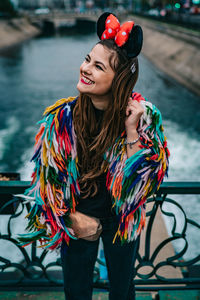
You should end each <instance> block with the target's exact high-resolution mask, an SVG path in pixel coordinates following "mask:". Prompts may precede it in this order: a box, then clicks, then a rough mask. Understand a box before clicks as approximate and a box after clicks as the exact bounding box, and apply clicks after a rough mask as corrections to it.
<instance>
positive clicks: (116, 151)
mask: <svg viewBox="0 0 200 300" xmlns="http://www.w3.org/2000/svg"><path fill="white" fill-rule="evenodd" d="M132 96H133V99H134V100H138V101H139V102H140V103H141V104H142V105H143V106H144V108H145V113H144V114H143V116H142V118H141V119H140V123H139V125H138V132H139V135H140V141H141V146H140V147H141V150H139V151H138V152H136V153H135V154H134V155H133V156H131V157H130V158H127V154H126V146H125V144H124V142H125V133H123V134H122V136H121V137H120V138H119V139H118V141H117V142H116V144H115V145H114V147H113V148H112V152H111V155H110V157H109V163H110V165H109V170H108V173H107V189H108V190H110V191H111V193H112V196H113V201H114V202H113V207H115V211H116V213H117V214H118V215H120V222H119V227H118V231H117V232H116V235H115V237H114V240H113V242H114V241H115V239H116V238H117V237H119V238H120V239H121V242H122V243H124V242H126V241H128V242H129V241H132V240H135V239H136V238H137V236H138V235H139V234H140V233H141V230H142V229H143V228H144V226H145V201H146V200H147V198H148V197H150V196H151V195H153V194H154V193H155V192H156V191H157V190H158V189H159V187H160V184H161V183H162V181H163V178H164V175H167V171H168V157H169V155H170V154H169V150H168V148H167V142H166V138H165V137H164V134H163V127H162V117H161V114H160V111H159V110H158V109H157V108H156V107H155V106H154V105H152V104H151V103H150V102H148V101H145V99H144V98H142V97H140V96H141V95H140V94H137V93H134V94H133V95H132ZM107 156H108V153H107ZM105 158H106V156H105Z"/></svg>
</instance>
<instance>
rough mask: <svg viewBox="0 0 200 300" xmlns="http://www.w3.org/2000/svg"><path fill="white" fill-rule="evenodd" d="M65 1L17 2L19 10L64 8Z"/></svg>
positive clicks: (38, 0) (31, 0) (22, 0)
mask: <svg viewBox="0 0 200 300" xmlns="http://www.w3.org/2000/svg"><path fill="white" fill-rule="evenodd" d="M65 4H66V0H28V1H27V0H18V5H19V7H20V8H25V9H35V8H39V7H48V8H64V7H65Z"/></svg>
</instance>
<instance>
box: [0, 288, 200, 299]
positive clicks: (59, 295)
mask: <svg viewBox="0 0 200 300" xmlns="http://www.w3.org/2000/svg"><path fill="white" fill-rule="evenodd" d="M25 299H30V300H58V299H59V300H64V294H63V292H60V291H58V292H48V291H46V292H45V291H43V292H42V291H41V292H39V291H38V292H35V291H34V292H33V291H28V292H25V291H24V292H0V300H25ZM151 299H152V300H153V299H156V300H200V289H199V290H191V291H189V290H180V291H178V290H175V291H159V292H158V293H156V292H152V293H151V292H136V300H151ZM80 300H81V299H80ZM92 300H108V293H107V292H98V291H95V292H94V294H93V298H92Z"/></svg>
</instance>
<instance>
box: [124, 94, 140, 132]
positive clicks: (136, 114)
mask: <svg viewBox="0 0 200 300" xmlns="http://www.w3.org/2000/svg"><path fill="white" fill-rule="evenodd" d="M143 113H144V107H143V106H142V104H140V103H139V102H138V101H137V100H133V99H132V98H129V102H128V105H127V108H126V120H125V127H126V132H127V136H128V134H130V135H131V132H135V131H136V129H137V125H138V122H139V120H140V117H141V116H142V114H143Z"/></svg>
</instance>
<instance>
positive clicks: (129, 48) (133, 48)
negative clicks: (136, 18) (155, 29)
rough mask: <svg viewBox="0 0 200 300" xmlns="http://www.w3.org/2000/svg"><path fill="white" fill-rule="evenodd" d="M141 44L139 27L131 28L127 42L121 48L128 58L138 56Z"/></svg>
mask: <svg viewBox="0 0 200 300" xmlns="http://www.w3.org/2000/svg"><path fill="white" fill-rule="evenodd" d="M142 44H143V31H142V28H141V27H140V26H139V25H135V26H133V28H132V30H131V32H130V34H129V38H128V40H127V42H126V43H125V44H124V45H123V46H122V47H121V48H123V49H125V50H126V52H127V55H128V57H130V58H133V57H136V56H138V55H139V53H140V51H141V49H142Z"/></svg>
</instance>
